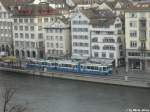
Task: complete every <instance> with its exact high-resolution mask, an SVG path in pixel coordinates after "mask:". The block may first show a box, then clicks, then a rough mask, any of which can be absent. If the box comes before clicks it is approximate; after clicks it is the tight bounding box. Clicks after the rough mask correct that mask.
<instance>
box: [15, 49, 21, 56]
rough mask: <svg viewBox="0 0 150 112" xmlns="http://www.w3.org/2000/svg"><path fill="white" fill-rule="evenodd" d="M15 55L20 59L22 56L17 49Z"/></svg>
mask: <svg viewBox="0 0 150 112" xmlns="http://www.w3.org/2000/svg"><path fill="white" fill-rule="evenodd" d="M15 54H16V57H19V56H20V54H19V50H18V49H16V51H15Z"/></svg>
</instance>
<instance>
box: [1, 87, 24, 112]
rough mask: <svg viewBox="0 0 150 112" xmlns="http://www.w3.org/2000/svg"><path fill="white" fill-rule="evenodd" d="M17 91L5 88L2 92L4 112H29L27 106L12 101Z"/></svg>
mask: <svg viewBox="0 0 150 112" xmlns="http://www.w3.org/2000/svg"><path fill="white" fill-rule="evenodd" d="M15 92H16V90H15V89H13V88H4V89H2V90H1V93H2V94H1V100H2V109H3V111H2V112H25V111H27V106H26V105H21V104H14V103H13V101H12V99H13V97H14V95H15Z"/></svg>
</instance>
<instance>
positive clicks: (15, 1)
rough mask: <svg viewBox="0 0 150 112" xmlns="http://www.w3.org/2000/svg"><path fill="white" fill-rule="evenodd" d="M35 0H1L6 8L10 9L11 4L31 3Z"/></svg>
mask: <svg viewBox="0 0 150 112" xmlns="http://www.w3.org/2000/svg"><path fill="white" fill-rule="evenodd" d="M32 1H34V0H0V2H1V3H2V4H3V5H4V7H5V8H6V9H8V10H9V9H10V7H11V6H16V5H18V4H24V3H30V2H32Z"/></svg>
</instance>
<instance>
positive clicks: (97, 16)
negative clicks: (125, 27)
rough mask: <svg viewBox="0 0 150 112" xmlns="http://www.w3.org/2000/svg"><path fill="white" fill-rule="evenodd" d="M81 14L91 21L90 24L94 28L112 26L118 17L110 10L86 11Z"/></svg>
mask: <svg viewBox="0 0 150 112" xmlns="http://www.w3.org/2000/svg"><path fill="white" fill-rule="evenodd" d="M81 12H82V13H83V14H84V15H85V16H86V17H88V18H89V19H90V24H92V25H93V26H103V27H107V26H110V25H112V24H113V23H114V22H115V19H116V17H117V16H116V14H114V13H112V11H110V10H96V9H86V10H82V11H81Z"/></svg>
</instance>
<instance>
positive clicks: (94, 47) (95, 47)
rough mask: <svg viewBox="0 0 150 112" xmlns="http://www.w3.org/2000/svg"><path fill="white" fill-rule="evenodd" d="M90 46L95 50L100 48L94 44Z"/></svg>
mask: <svg viewBox="0 0 150 112" xmlns="http://www.w3.org/2000/svg"><path fill="white" fill-rule="evenodd" d="M92 48H93V49H95V50H99V49H100V47H99V46H98V45H95V46H93V47H92Z"/></svg>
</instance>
